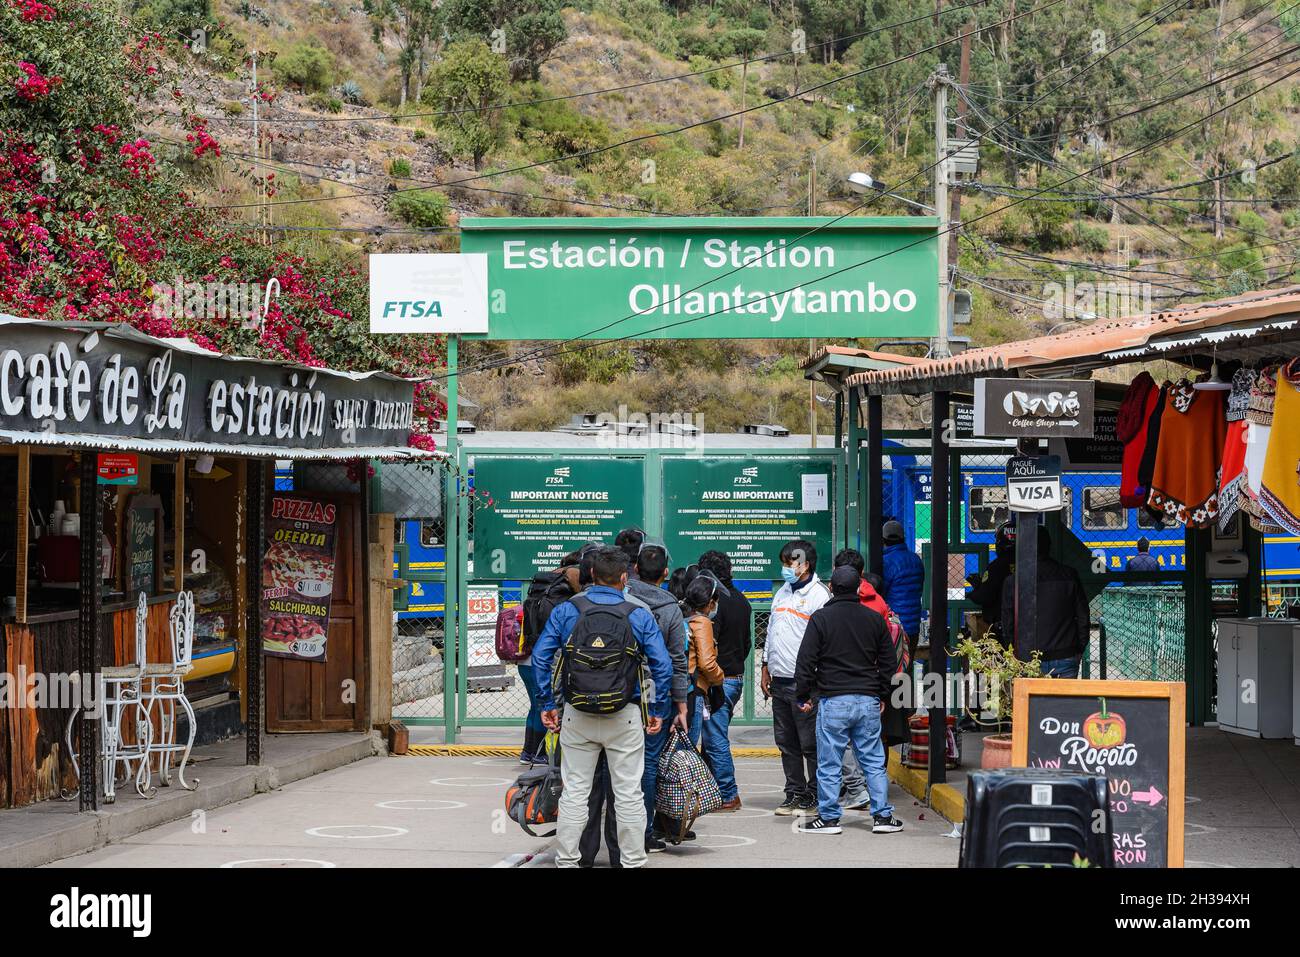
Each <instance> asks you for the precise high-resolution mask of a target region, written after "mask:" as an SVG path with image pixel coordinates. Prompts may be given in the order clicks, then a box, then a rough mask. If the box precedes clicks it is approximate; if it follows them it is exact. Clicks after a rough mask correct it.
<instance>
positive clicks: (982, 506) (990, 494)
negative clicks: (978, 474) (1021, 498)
mask: <svg viewBox="0 0 1300 957" xmlns="http://www.w3.org/2000/svg"><path fill="white" fill-rule="evenodd" d="M1010 514H1011V513H1010V511H1008V509H1007V490H1006V486H1003V485H976V486H974V487H972V488H971V490H970V509H969V517H968V519H967V524H969V525H970V530H971V531H972V532H996V531H997V529H998V526H999V525H1001V524H1002V523H1003V522H1005V521H1006V520H1007V518H1008V516H1010Z"/></svg>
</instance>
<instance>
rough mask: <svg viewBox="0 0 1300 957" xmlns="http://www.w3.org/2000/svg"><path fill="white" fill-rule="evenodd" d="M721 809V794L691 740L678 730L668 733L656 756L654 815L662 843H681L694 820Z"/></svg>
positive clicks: (675, 728)
mask: <svg viewBox="0 0 1300 957" xmlns="http://www.w3.org/2000/svg"><path fill="white" fill-rule="evenodd" d="M720 807H722V792H721V791H719V790H718V782H717V781H715V780H713V775H712V773H710V771H709V766H708V765H707V764H705V763H704V758H702V757H701V756H700V753H699V752H698V751H696V750H695V747H694V745H692V744H691V742H690V739H689V738H688V737H687V736H686V735H685V734H684V733H683V732H682V731H681V730H680V729H678V728H677V727H673V728H670V729H669V731H668V744H667V745H665V747H664V751H663V754H662V755H660V756H659V783H658V787H657V788H656V791H655V813H656V815H658V817H659V824H660V828H661V830H662V831H663V833H664V838H665V840H668V841H670V842H672V843H673V844H680V843H681V842H682V841H684V840H685V839H686V832H687V831H688V830H690V827H691V825H692V824H694V823H695V820H696V818H699V817H701V816H703V815H705V814H708V813H710V812H712V811H716V810H717V809H718V808H720Z"/></svg>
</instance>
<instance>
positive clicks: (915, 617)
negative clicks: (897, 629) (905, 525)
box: [881, 542, 925, 635]
mask: <svg viewBox="0 0 1300 957" xmlns="http://www.w3.org/2000/svg"><path fill="white" fill-rule="evenodd" d="M884 560H885V562H884V564H885V568H884V572H885V574H884V579H885V590H884V591H883V592H881V597H882V598H884V599H885V601H887V602H888V603H889V607H890V608H892V609H894V614H895V615H897V616H898V620H899V621H900V622H902V624H903V630H904V631H905V632H907V633H908V634H909V635H917V634H920V632H921V589H923V588H924V587H925V564H924V563H923V562H922V561H921V556H920V555H918V554H916V552H914V551H912V550H911V549H910V548H908V547H907V543H906V542H899V543H897V544H896V545H889V546H887V547H886V548H885V551H884Z"/></svg>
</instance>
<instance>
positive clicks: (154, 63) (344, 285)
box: [0, 0, 443, 445]
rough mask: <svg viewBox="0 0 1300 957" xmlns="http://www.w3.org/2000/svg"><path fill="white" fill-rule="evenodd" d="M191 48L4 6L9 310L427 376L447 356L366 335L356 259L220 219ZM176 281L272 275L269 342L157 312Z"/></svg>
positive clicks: (0, 281)
mask: <svg viewBox="0 0 1300 957" xmlns="http://www.w3.org/2000/svg"><path fill="white" fill-rule="evenodd" d="M183 51H184V48H183V47H182V46H181V45H180V44H179V43H178V42H175V43H174V42H173V41H170V40H167V39H165V38H164V36H163V35H162V34H160V33H158V32H155V31H151V30H147V29H144V28H142V27H140V26H138V25H136V24H133V23H132V22H131V21H129V20H127V19H125V18H123V17H121V16H120V15H119V14H118V13H117V10H116V6H115V5H113V4H110V3H105V2H104V0H90V2H86V0H52V2H45V0H0V312H6V313H11V314H14V315H20V316H26V317H34V318H45V319H51V320H97V321H107V322H127V323H130V324H131V325H133V326H136V327H137V328H139V329H141V330H142V331H144V332H147V333H150V334H152V335H157V336H188V337H189V338H190V339H192V340H194V341H196V342H198V343H200V344H202V345H206V346H209V347H211V348H215V349H219V350H222V351H225V352H231V353H238V354H241V355H254V356H264V357H267V358H276V359H285V360H290V361H296V362H303V363H306V364H309V365H316V366H330V367H334V368H341V369H375V368H378V369H384V370H387V371H390V372H396V373H399V374H402V375H409V376H425V375H428V374H429V373H430V372H431V371H432V370H433V368H434V367H435V366H436V365H438V364H439V363H441V361H442V348H443V343H442V342H441V341H439V340H437V339H434V338H431V337H427V336H426V337H406V336H371V335H370V334H369V331H368V320H367V309H368V306H367V302H368V285H367V277H366V275H365V271H364V266H363V265H362V264H361V263H360V262H359V261H357V259H356V258H355V257H352V256H350V255H347V254H342V253H340V254H339V255H331V256H330V257H329V258H327V259H320V258H315V259H309V258H308V257H306V256H304V255H301V254H299V252H298V251H296V250H295V248H294V246H293V242H292V240H287V241H279V240H277V241H276V242H275V243H274V244H272V245H264V244H259V243H256V242H253V241H251V238H250V232H249V231H248V229H247V228H245V227H246V223H242V222H241V221H240V220H238V219H237V218H235V217H236V215H237V213H236V211H234V210H221V209H218V208H211V206H212V201H211V200H210V199H208V198H207V197H206V196H205V189H204V186H205V182H204V179H203V175H204V170H205V169H207V170H208V171H209V172H210V171H211V167H210V165H209V164H215V163H219V162H224V160H223V159H221V144H220V143H219V141H218V140H217V139H216V138H215V137H214V136H213V135H212V133H211V132H210V131H209V130H208V128H207V126H208V124H207V121H206V118H205V117H203V116H202V115H201V114H200V112H199V111H198V110H196V109H194V108H193V107H192V106H191V105H189V104H186V103H184V97H183V96H182V94H181V91H180V89H179V86H178V85H177V83H176V79H175V65H176V59H175V58H176V57H178V56H183V55H184V52H183ZM168 97H170V98H172V99H174V100H176V101H177V102H178V103H180V104H181V105H182V109H181V110H180V112H179V114H177V113H176V111H171V112H160V113H158V115H159V116H162V117H172V118H173V119H172V120H171V121H170V122H172V123H174V124H176V125H177V127H178V128H176V129H175V130H173V131H171V135H170V136H168V137H155V138H153V139H151V138H150V137H148V136H146V135H144V133H143V132H142V118H143V117H144V116H146V115H148V114H149V113H150V111H151V105H152V104H156V103H158V102H159V100H160V99H166V98H168ZM178 115H179V119H176V117H177V116H178ZM165 140H170V141H171V142H172V143H178V144H182V145H181V146H180V147H179V152H178V148H177V147H174V146H172V145H170V144H169V143H168V142H165ZM178 278H179V279H181V280H183V281H185V282H200V283H212V282H219V283H230V284H251V285H253V286H255V287H257V288H259V289H260V288H263V287H264V286H265V284H266V283H267V282H268V281H269V280H270V279H272V278H274V279H276V280H278V282H279V289H280V293H279V297H278V299H277V300H274V301H272V303H271V305H270V308H269V309H268V310H267V311H266V315H265V321H264V322H263V323H262V325H261V328H260V330H259V329H257V328H243V324H242V323H241V322H240V321H239V319H237V318H217V317H213V316H211V315H205V313H206V312H207V311H206V310H201V311H199V312H198V313H197V314H195V313H194V311H193V310H191V311H189V313H187V312H186V311H185V310H179V312H178V311H177V310H175V309H166V308H161V305H162V303H161V301H160V300H158V299H156V298H155V294H154V290H155V287H156V284H174V283H175V282H176V280H177V279H178ZM258 306H259V308H260V306H261V303H260V302H259V303H258ZM417 400H418V405H419V411H420V412H421V413H422V414H423V415H424V416H425V417H429V416H436V415H440V414H442V404H441V399H440V397H439V396H438V395H437V392H436V390H434V389H433V388H432V387H430V386H429V385H427V384H425V385H422V386H421V387H419V388H418V389H417ZM417 441H420V442H422V443H424V444H426V445H427V442H428V440H427V438H421V439H418V440H417Z"/></svg>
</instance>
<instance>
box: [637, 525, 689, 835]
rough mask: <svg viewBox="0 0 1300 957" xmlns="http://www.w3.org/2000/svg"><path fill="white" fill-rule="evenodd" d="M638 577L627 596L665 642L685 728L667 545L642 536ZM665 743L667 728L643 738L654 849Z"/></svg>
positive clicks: (680, 623)
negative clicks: (642, 607)
mask: <svg viewBox="0 0 1300 957" xmlns="http://www.w3.org/2000/svg"><path fill="white" fill-rule="evenodd" d="M636 571H637V576H638V577H637V580H635V581H629V582H628V583H627V594H628V598H632V599H637V600H639V601H641V602H644V603H645V606H646V607H647V608H649V609H650V614H652V615H654V616H655V622H656V623H657V624H658V625H659V633H660V634H662V635H663V636H664V643H665V644H666V645H667V646H668V656H669V657H670V658H672V662H673V686H672V698H673V711H674V715H673V723H674V724H676V725H677V726H678V727H680V728H681V729H682V731H685V730H686V696H687V695H688V694H689V693H690V678H689V677H688V675H687V670H686V666H687V655H686V648H687V640H688V639H687V632H686V621H685V620H684V619H683V618H682V609H681V606H680V605H678V604H677V599H676V598H675V597H673V594H672V592H670V591H668V590H667V589H666V588H663V587H662V586H663V583H664V579H666V578H667V577H668V549H667V548H665V547H664V546H663V545H659V544H656V543H653V542H646V541H644V540H642V543H641V546H640V548H639V550H638V551H637V557H636ZM667 743H668V729H667V728H661V729H660V730H659V733H658V734H647V735H646V739H645V773H644V775H642V777H641V791H642V793H643V794H644V796H645V809H646V834H645V841H646V850H647V851H649V852H651V853H655V852H658V851H662V850H664V849H665V848H666V847H667V845H666V844H665V843H664V842H663V841H662V840H661V839H660V838H659V837H657V836H656V835H655V834H654V810H655V796H656V786H657V784H658V781H659V756H660V755H661V754H663V750H664V745H665V744H667Z"/></svg>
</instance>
